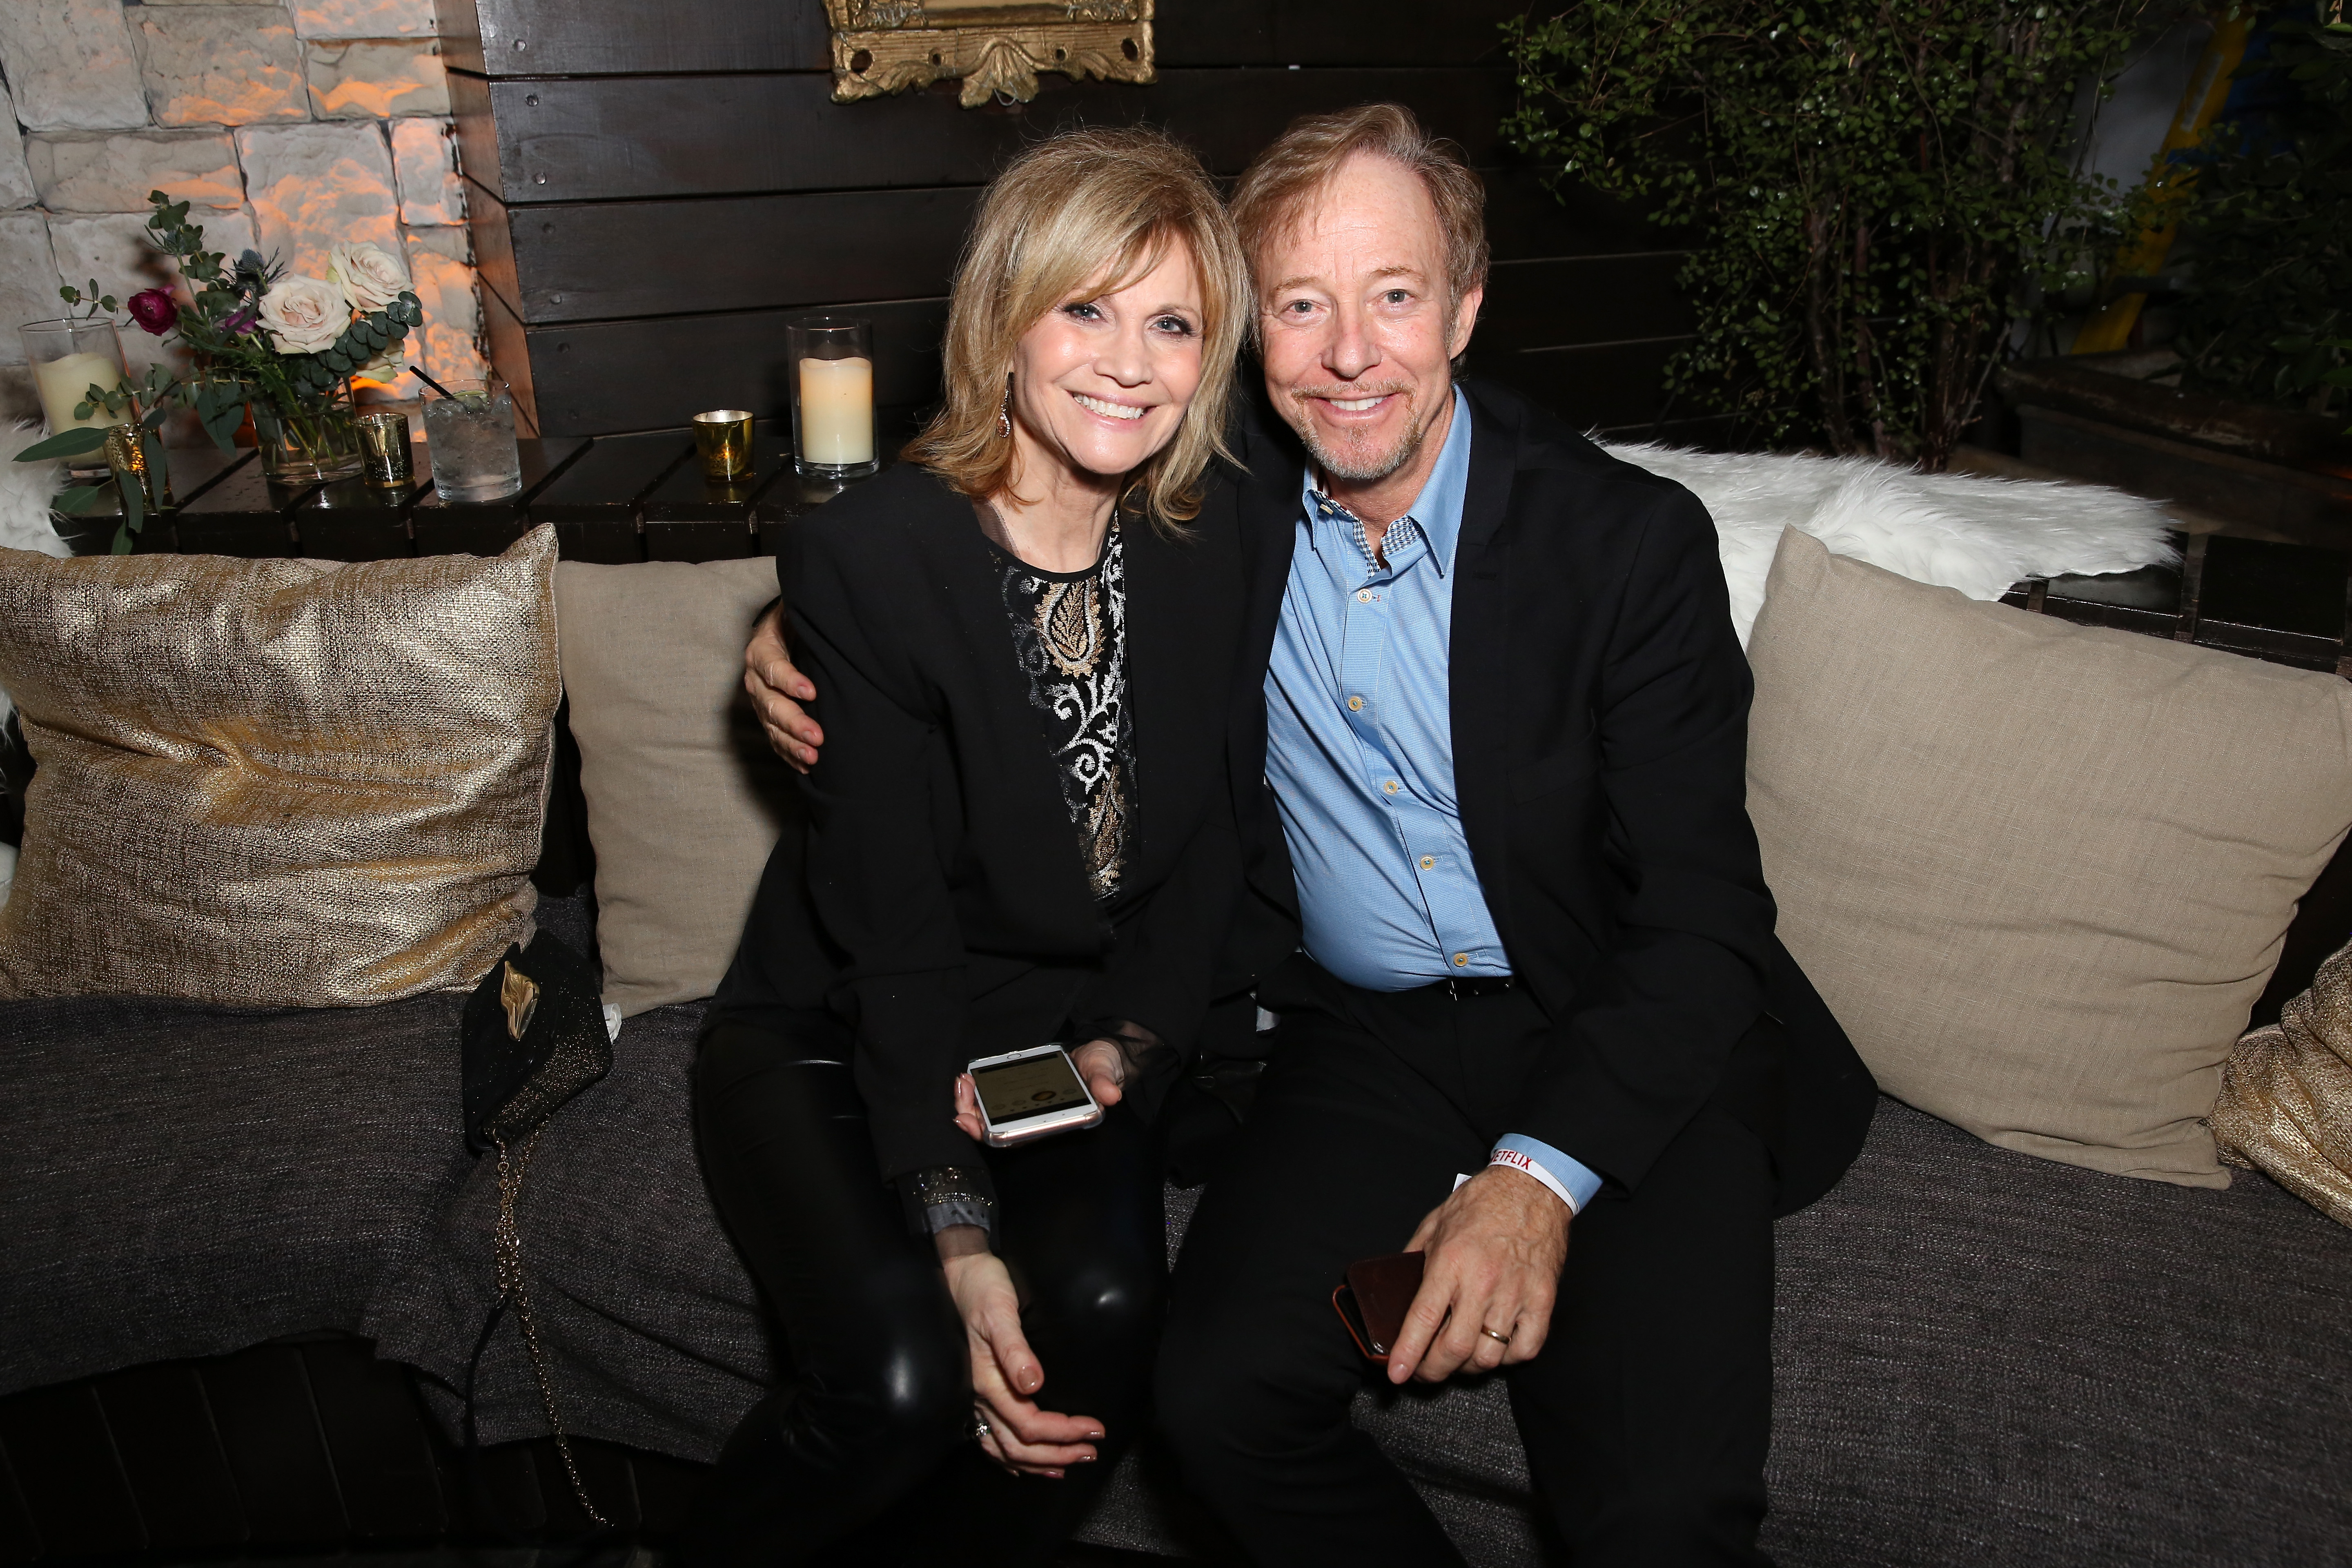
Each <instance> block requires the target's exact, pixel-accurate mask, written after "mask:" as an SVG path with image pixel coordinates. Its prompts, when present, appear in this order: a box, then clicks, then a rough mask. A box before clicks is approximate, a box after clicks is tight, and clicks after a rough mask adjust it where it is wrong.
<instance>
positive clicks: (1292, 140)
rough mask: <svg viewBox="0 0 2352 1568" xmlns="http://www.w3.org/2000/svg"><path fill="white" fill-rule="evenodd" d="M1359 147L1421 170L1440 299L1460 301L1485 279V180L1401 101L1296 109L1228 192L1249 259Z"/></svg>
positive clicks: (1281, 234) (1281, 232)
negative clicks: (1437, 255)
mask: <svg viewBox="0 0 2352 1568" xmlns="http://www.w3.org/2000/svg"><path fill="white" fill-rule="evenodd" d="M1357 153H1370V154H1371V155H1373V156H1374V157H1379V158H1386V159H1387V160H1389V162H1391V163H1398V164H1402V166H1404V167H1405V168H1407V169H1410V170H1412V172H1413V173H1414V174H1418V175H1420V176H1421V183H1422V187H1423V189H1424V190H1426V191H1428V192H1429V200H1430V203H1431V205H1433V206H1434V207H1436V209H1437V226H1438V232H1439V234H1440V236H1441V237H1443V238H1444V244H1445V289H1446V296H1447V298H1446V304H1447V306H1448V307H1449V309H1458V308H1460V306H1461V303H1462V297H1463V296H1464V295H1465V294H1467V293H1469V292H1470V290H1471V289H1475V288H1478V287H1480V286H1481V285H1482V284H1484V283H1485V282H1486V185H1485V184H1484V183H1483V182H1482V181H1481V180H1480V179H1479V178H1478V176H1477V175H1476V174H1473V173H1472V172H1471V170H1470V165H1469V164H1468V163H1466V162H1465V160H1464V158H1463V156H1462V149H1461V148H1460V147H1459V146H1457V145H1455V144H1454V142H1450V141H1447V140H1446V139H1445V138H1444V137H1442V136H1432V135H1431V134H1430V133H1429V132H1426V131H1423V129H1422V128H1421V121H1417V120H1415V119H1414V118H1413V117H1412V110H1409V109H1406V108H1405V107H1403V106H1402V104H1395V103H1367V104H1364V105H1362V106H1360V107H1359V108H1356V109H1349V110H1341V111H1340V112H1339V113H1338V114H1308V115H1303V116H1301V117H1300V118H1298V119H1297V120H1294V121H1291V122H1290V129H1289V130H1287V131H1285V132H1283V133H1282V134H1281V135H1280V136H1278V137H1276V139H1275V141H1274V143H1273V145H1271V146H1269V147H1268V148H1266V150H1265V152H1263V153H1259V154H1258V155H1257V156H1256V157H1255V159H1253V160H1252V161H1251V163H1250V166H1249V167H1248V168H1247V169H1245V170H1244V171H1243V172H1242V177H1241V183H1240V184H1237V185H1235V186H1234V199H1233V215H1234V228H1235V229H1236V230H1238V231H1239V232H1240V234H1241V240H1242V249H1243V250H1244V252H1246V253H1247V254H1248V256H1249V258H1250V264H1251V266H1252V267H1255V266H1256V265H1257V262H1258V258H1259V257H1260V256H1261V255H1263V254H1264V253H1265V250H1266V249H1267V248H1268V247H1271V246H1274V245H1277V244H1279V243H1280V242H1281V241H1283V240H1284V239H1286V238H1288V237H1289V236H1290V232H1291V230H1292V229H1293V228H1294V227H1296V226H1297V224H1298V223H1299V222H1300V220H1301V219H1303V218H1304V217H1305V216H1307V208H1308V207H1309V206H1310V205H1313V203H1314V201H1315V198H1316V197H1317V196H1318V195H1320V194H1321V192H1322V190H1323V187H1324V186H1325V185H1326V184H1328V183H1329V181H1330V180H1331V178H1332V177H1333V176H1334V175H1336V174H1339V170H1340V167H1341V166H1342V165H1343V164H1345V163H1347V162H1348V160H1349V159H1350V158H1352V157H1354V156H1355V155H1356V154H1357ZM1258 281H1259V282H1260V283H1261V284H1264V283H1267V282H1271V281H1273V279H1258Z"/></svg>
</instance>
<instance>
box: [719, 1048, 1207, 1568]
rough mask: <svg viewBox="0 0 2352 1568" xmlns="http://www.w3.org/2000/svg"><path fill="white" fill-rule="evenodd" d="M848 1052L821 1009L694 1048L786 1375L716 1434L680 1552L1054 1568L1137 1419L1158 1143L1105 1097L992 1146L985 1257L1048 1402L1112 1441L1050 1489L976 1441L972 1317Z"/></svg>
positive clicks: (1158, 1223)
mask: <svg viewBox="0 0 2352 1568" xmlns="http://www.w3.org/2000/svg"><path fill="white" fill-rule="evenodd" d="M848 1049H849V1037H848V1035H847V1032H846V1031H845V1030H843V1029H842V1028H840V1026H838V1025H836V1024H835V1023H833V1022H832V1021H831V1020H829V1019H811V1020H809V1021H808V1022H807V1024H806V1026H797V1025H796V1026H793V1027H791V1028H789V1029H786V1030H782V1031H777V1030H772V1029H769V1028H764V1027H758V1026H751V1025H748V1024H744V1023H740V1022H732V1021H720V1022H718V1023H716V1024H714V1025H713V1026H712V1027H711V1028H710V1029H709V1032H708V1033H707V1034H706V1035H705V1036H704V1037H703V1041H702V1048H701V1054H700V1057H699V1058H698V1061H697V1063H696V1065H695V1084H694V1106H695V1124H696V1131H697V1133H698V1138H699V1140H700V1144H701V1152H702V1165H703V1172H704V1175H705V1178H706V1179H707V1180H708V1182H709V1186H710V1192H711V1195H712V1197H713V1198H714V1199H715V1200H716V1201H717V1204H718V1206H719V1215H720V1216H721V1217H722V1218H723V1219H724V1220H725V1222H726V1225H727V1228H728V1230H729V1231H730V1233H731V1235H732V1236H733V1237H734V1240H735V1243H736V1246H737V1247H739V1248H740V1250H741V1252H742V1255H743V1258H744V1259H745V1261H746V1262H747V1263H749V1264H750V1266H751V1274H752V1277H753V1278H754V1279H757V1280H758V1282H759V1285H760V1288H761V1291H762V1292H763V1293H764V1294H765V1295H766V1297H767V1299H768V1302H769V1305H770V1307H771V1308H772V1310H773V1311H774V1312H775V1314H776V1318H777V1321H778V1323H779V1326H780V1327H781V1329H782V1341H783V1343H784V1346H785V1347H786V1349H787V1351H788V1352H789V1355H790V1358H791V1364H792V1372H791V1375H790V1378H789V1381H787V1382H786V1383H785V1384H783V1386H782V1387H780V1388H779V1389H777V1390H776V1391H775V1393H773V1394H771V1395H770V1396H769V1397H768V1398H767V1399H765V1400H763V1401H761V1403H760V1404H759V1405H756V1406H754V1407H753V1409H752V1410H751V1414H750V1415H747V1416H745V1417H744V1419H743V1422H742V1424H741V1425H740V1426H738V1427H737V1428H736V1430H735V1433H734V1436H732V1437H731V1438H730V1439H729V1442H728V1445H727V1448H726V1451H725V1453H724V1454H723V1455H722V1456H721V1457H720V1459H719V1473H718V1477H717V1479H716V1481H715V1483H714V1485H713V1487H712V1489H711V1492H710V1493H709V1500H708V1501H707V1502H706V1505H705V1506H704V1508H703V1509H702V1510H700V1513H699V1516H698V1519H697V1521H696V1523H695V1525H694V1526H693V1528H692V1529H691V1530H690V1531H689V1532H688V1537H687V1539H686V1540H685V1541H684V1542H681V1545H680V1550H679V1552H678V1553H677V1556H678V1559H679V1561H680V1563H681V1564H682V1565H683V1568H738V1565H749V1564H752V1563H759V1564H761V1565H762V1568H772V1565H774V1564H780V1563H804V1562H814V1561H823V1562H827V1563H833V1562H840V1563H861V1564H864V1563H892V1564H915V1563H933V1562H940V1563H946V1562H950V1561H953V1562H956V1563H1004V1564H1024V1563H1050V1562H1051V1561H1052V1560H1053V1558H1054V1556H1055V1549H1056V1548H1057V1546H1058V1545H1059V1543H1060V1542H1062V1541H1064V1540H1065V1539H1066V1538H1067V1536H1068V1534H1069V1532H1070V1531H1072V1530H1073V1529H1075V1528H1076V1525H1077V1522H1078V1520H1079V1519H1080V1517H1081V1516H1082V1515H1083V1514H1084V1512H1085V1510H1086V1508H1087V1505H1088V1504H1089V1503H1090V1502H1091V1501H1092V1500H1093V1499H1094V1496H1095V1494H1096V1492H1097V1490H1098V1489H1100V1486H1101V1482H1102V1480H1103V1479H1104V1478H1105V1477H1106V1476H1108V1473H1109V1471H1110V1469H1111V1467H1112V1466H1113V1465H1114V1464H1115V1463H1117V1461H1118V1457H1119V1455H1120V1454H1121V1453H1122V1452H1123V1451H1124V1450H1125V1447H1126V1446H1127V1445H1128V1444H1129V1443H1130V1442H1132V1441H1133V1440H1134V1438H1135V1436H1137V1434H1138V1433H1139V1429H1140V1427H1141V1425H1142V1423H1143V1421H1144V1420H1145V1418H1146V1410H1147V1407H1148V1404H1149V1397H1150V1381H1151V1363H1152V1356H1153V1352H1154V1347H1155V1344H1156V1342H1157V1339H1158V1336H1159V1329H1160V1312H1161V1302H1162V1296H1163V1292H1164V1289H1165V1283H1166V1240H1165V1235H1166V1231H1165V1221H1164V1217H1163V1215H1162V1213H1161V1205H1160V1182H1159V1176H1158V1171H1157V1169H1156V1166H1155V1163H1154V1161H1153V1159H1152V1157H1151V1150H1150V1140H1149V1138H1148V1137H1147V1136H1146V1134H1145V1131H1144V1130H1143V1128H1142V1127H1141V1126H1140V1125H1139V1124H1138V1122H1137V1121H1135V1119H1133V1118H1132V1117H1130V1116H1129V1115H1127V1114H1125V1108H1123V1107H1118V1108H1114V1109H1113V1110H1111V1112H1110V1113H1109V1114H1108V1116H1107V1117H1106V1118H1105V1119H1104V1121H1103V1123H1102V1125H1100V1126H1098V1127H1095V1128H1092V1129H1090V1130H1088V1131H1083V1132H1073V1133H1064V1134H1061V1135H1059V1136H1056V1137H1051V1138H1047V1139H1045V1140H1044V1141H1043V1142H1038V1143H1035V1144H1032V1145H1029V1146H1028V1147H1026V1148H1022V1149H1013V1150H990V1151H988V1152H987V1156H986V1157H987V1159H988V1162H989V1165H990V1168H991V1170H992V1173H993V1175H994V1177H995V1181H996V1188H997V1201H998V1205H999V1207H998V1214H997V1248H998V1251H999V1253H1000V1255H1001V1256H1003V1258H1004V1259H1005V1262H1006V1265H1007V1266H1008V1268H1010V1269H1011V1271H1012V1274H1013V1280H1014V1283H1015V1284H1016V1285H1017V1286H1018V1287H1019V1289H1020V1290H1021V1294H1022V1303H1023V1310H1022V1325H1023V1328H1024V1331H1026V1332H1027V1334H1028V1336H1029V1342H1030V1345H1031V1348H1032V1349H1034V1351H1035V1352H1037V1357H1038V1360H1039V1361H1040V1362H1041V1363H1043V1364H1044V1366H1045V1387H1044V1389H1043V1390H1041V1391H1040V1393H1039V1394H1038V1396H1037V1397H1038V1400H1039V1402H1040V1403H1041V1404H1042V1405H1044V1406H1045V1408H1046V1409H1049V1410H1060V1411H1064V1412H1068V1413H1074V1414H1080V1415H1092V1416H1095V1417H1097V1418H1098V1419H1099V1420H1100V1421H1102V1423H1103V1426H1104V1430H1105V1432H1106V1433H1108V1439H1107V1440H1106V1441H1105V1442H1103V1443H1100V1444H1097V1448H1098V1449H1099V1450H1100V1453H1101V1458H1099V1460H1097V1462H1095V1463H1093V1464H1090V1465H1085V1466H1074V1467H1072V1468H1071V1469H1070V1471H1069V1473H1068V1474H1067V1476H1066V1478H1065V1479H1061V1480H1046V1479H1040V1478H1032V1477H1015V1476H1012V1475H1009V1474H1007V1473H1006V1472H1005V1471H1003V1469H1001V1468H998V1467H997V1466H996V1465H995V1464H993V1463H992V1462H991V1461H990V1460H989V1459H988V1458H986V1456H984V1455H983V1454H982V1452H981V1450H980V1447H979V1445H978V1444H977V1443H976V1442H975V1441H973V1439H972V1437H971V1412H972V1404H971V1371H970V1364H969V1362H968V1360H967V1351H966V1341H965V1334H964V1329H963V1324H962V1321H961V1319H959V1318H958V1316H957V1314H956V1311H955V1308H954V1306H953V1304H952V1303H951V1302H950V1300H949V1298H948V1292H947V1286H946V1281H945V1278H944V1276H943V1275H942V1274H941V1272H940V1266H939V1264H938V1262H937V1260H936V1258H935V1257H934V1255H933V1253H932V1250H931V1244H930V1242H929V1240H928V1239H925V1238H917V1237H910V1236H909V1235H908V1226H907V1223H906V1220H905V1218H904V1216H903V1213H902V1211H901V1209H900V1207H899V1205H898V1199H897V1198H896V1196H895V1195H893V1194H892V1193H891V1192H890V1190H889V1188H888V1187H887V1186H886V1185H885V1184H883V1183H882V1182H881V1180H880V1179H879V1178H878V1177H877V1174H876V1164H875V1155H874V1148H873V1143H872V1141H871V1138H870V1136H869V1135H868V1132H867V1129H866V1107H865V1104H864V1102H863V1101H862V1100H860V1098H859V1096H858V1093H857V1089H856V1086H855V1085H854V1084H853V1083H852V1082H851V1079H850V1070H849V1065H848Z"/></svg>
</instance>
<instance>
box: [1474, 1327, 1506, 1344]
mask: <svg viewBox="0 0 2352 1568" xmlns="http://www.w3.org/2000/svg"><path fill="white" fill-rule="evenodd" d="M1479 1332H1480V1333H1482V1334H1484V1335H1486V1337H1487V1338H1488V1339H1490V1340H1492V1341H1494V1342H1496V1344H1498V1345H1507V1344H1509V1343H1510V1342H1511V1336H1510V1335H1508V1334H1498V1333H1496V1331H1494V1330H1492V1329H1480V1330H1479Z"/></svg>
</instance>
